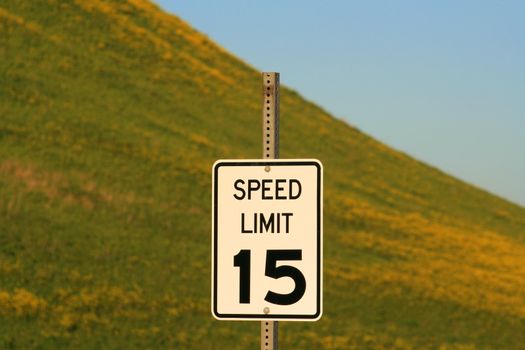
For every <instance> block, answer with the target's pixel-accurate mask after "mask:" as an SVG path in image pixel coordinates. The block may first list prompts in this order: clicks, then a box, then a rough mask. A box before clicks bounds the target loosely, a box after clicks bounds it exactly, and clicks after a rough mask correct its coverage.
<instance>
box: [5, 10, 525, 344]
mask: <svg viewBox="0 0 525 350" xmlns="http://www.w3.org/2000/svg"><path fill="white" fill-rule="evenodd" d="M282 74H283V75H285V74H286V72H282ZM260 84H261V82H260V76H259V72H257V71H256V70H254V69H253V68H252V67H250V66H248V65H247V64H245V63H243V62H242V61H240V60H239V59H237V58H236V57H234V56H233V55H231V54H229V53H228V52H225V51H224V50H223V49H221V48H220V47H219V46H217V45H216V44H214V43H213V42H211V41H210V40H209V39H207V38H206V37H205V36H203V35H202V34H200V33H198V32H197V31H195V30H193V29H192V28H191V27H190V26H189V25H188V24H186V23H184V22H183V21H181V20H180V19H178V18H177V17H174V16H170V15H167V14H165V13H163V12H162V11H161V10H159V9H158V8H157V7H156V6H154V5H152V4H151V3H149V2H147V1H144V0H113V1H109V0H108V1H100V0H89V1H88V0H85V1H79V0H75V1H73V0H71V1H70V0H34V1H25V0H4V1H2V2H0V348H2V349H102V348H103V349H153V348H158V349H189V348H192V349H247V348H253V349H256V348H258V343H259V323H258V322H219V321H215V320H213V319H212V317H211V314H210V311H209V310H210V296H209V295H210V216H211V215H210V209H211V208H210V202H211V200H210V196H211V194H210V190H211V183H210V182H211V165H212V164H213V162H214V161H215V160H216V159H219V158H257V157H259V156H260V143H261V140H260V134H261V133H260V98H259V91H260ZM281 118H282V120H281V142H280V143H281V157H282V158H302V157H305V158H318V159H320V160H321V161H322V162H323V164H324V168H325V202H324V205H325V227H324V232H325V252H324V253H325V254H324V255H325V263H324V266H325V269H324V271H325V280H324V316H323V318H322V319H321V321H319V322H316V323H302V322H298V323H293V322H285V323H282V324H281V341H280V344H281V346H282V348H283V349H441V350H444V349H524V348H525V345H524V344H525V332H524V331H523V330H524V329H525V209H524V208H522V207H519V206H517V205H514V204H512V203H509V202H507V201H505V200H503V199H501V198H498V197H496V196H493V195H491V194H489V193H487V192H485V191H483V190H481V189H478V188H475V187H473V186H471V185H469V184H466V183H464V182H461V181H459V180H457V179H454V178H453V177H450V176H448V175H447V174H444V173H442V172H441V171H439V170H438V169H435V168H433V167H430V166H428V165H426V164H423V163H421V162H418V161H417V160H414V159H412V158H410V157H409V156H407V155H405V154H402V153H399V152H397V151H395V150H393V149H391V148H389V147H388V146H386V145H384V144H382V143H380V142H378V141H377V140H374V139H372V138H371V137H369V136H367V135H365V134H363V133H362V132H360V131H359V130H357V129H356V128H354V127H351V126H349V125H347V124H346V123H344V122H342V121H340V120H337V119H335V118H333V117H332V116H330V115H329V114H327V113H326V112H325V111H323V110H322V109H320V108H319V107H317V106H316V105H314V104H312V103H310V102H308V101H305V100H304V99H302V98H301V96H299V95H298V94H297V93H296V92H294V91H292V90H290V89H286V88H283V89H282V90H281Z"/></svg>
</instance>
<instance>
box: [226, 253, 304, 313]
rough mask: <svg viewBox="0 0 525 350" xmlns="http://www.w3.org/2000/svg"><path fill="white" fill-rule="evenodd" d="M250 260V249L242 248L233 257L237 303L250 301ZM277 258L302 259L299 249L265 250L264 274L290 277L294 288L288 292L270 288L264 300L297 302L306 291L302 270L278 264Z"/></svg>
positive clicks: (275, 302)
mask: <svg viewBox="0 0 525 350" xmlns="http://www.w3.org/2000/svg"><path fill="white" fill-rule="evenodd" d="M250 260H251V251H250V250H248V249H242V250H241V251H240V252H239V253H238V254H237V255H235V256H234V258H233V266H235V267H238V268H239V303H241V304H249V303H250V283H251V280H250V268H251V266H250ZM279 260H302V250H300V249H277V250H267V251H266V267H265V272H264V274H265V275H266V276H268V277H272V278H275V279H278V278H281V277H290V278H291V279H293V281H294V282H295V288H294V289H293V291H291V292H290V293H288V294H281V293H275V292H272V291H271V290H270V291H268V292H267V293H266V296H265V298H264V300H266V301H267V302H269V303H272V304H277V305H291V304H295V303H297V302H298V301H299V300H301V298H302V297H303V295H304V292H305V291H306V280H305V278H304V275H303V274H302V272H301V271H300V270H299V269H298V268H296V267H294V266H290V265H279V266H277V261H279Z"/></svg>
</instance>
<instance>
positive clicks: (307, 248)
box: [212, 159, 323, 321]
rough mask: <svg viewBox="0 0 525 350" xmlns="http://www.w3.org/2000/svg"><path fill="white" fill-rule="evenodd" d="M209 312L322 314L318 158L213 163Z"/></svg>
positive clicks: (276, 316)
mask: <svg viewBox="0 0 525 350" xmlns="http://www.w3.org/2000/svg"><path fill="white" fill-rule="evenodd" d="M212 183H213V188H212V191H213V204H212V206H213V208H212V226H213V229H212V242H213V243H212V313H213V315H214V317H215V318H217V319H230V320H231V319H234V320H235V319H236V320H264V319H266V320H281V319H282V320H305V321H306V320H311V321H315V320H318V319H319V318H320V317H321V314H322V227H323V221H322V212H323V207H322V199H323V194H322V190H323V178H322V164H321V163H320V162H319V161H317V160H308V159H307V160H304V159H300V160H285V159H282V160H277V159H275V160H273V159H272V160H219V161H217V162H216V163H215V164H214V165H213V179H212Z"/></svg>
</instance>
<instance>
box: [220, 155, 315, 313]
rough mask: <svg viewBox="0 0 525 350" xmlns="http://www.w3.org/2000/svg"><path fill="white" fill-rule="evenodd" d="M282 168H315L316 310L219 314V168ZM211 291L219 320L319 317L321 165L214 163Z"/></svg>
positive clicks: (309, 161) (292, 162)
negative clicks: (310, 313)
mask: <svg viewBox="0 0 525 350" xmlns="http://www.w3.org/2000/svg"><path fill="white" fill-rule="evenodd" d="M267 165H269V166H282V165H306V166H312V165H313V166H315V167H316V169H317V302H316V303H317V305H316V306H317V310H316V312H315V313H314V314H312V315H289V314H272V315H267V314H221V313H219V312H218V311H217V298H218V296H217V294H218V291H217V265H218V264H217V249H218V248H217V242H218V230H217V221H218V219H217V216H218V215H217V211H218V206H217V204H218V189H217V183H218V175H219V168H220V167H221V166H267ZM213 179H214V180H213V289H212V296H213V301H212V304H213V306H212V309H213V314H214V315H215V317H217V318H219V319H228V318H231V319H239V320H240V319H254V320H259V319H270V320H274V319H282V320H286V319H292V320H293V319H295V320H297V319H305V320H307V319H316V318H318V317H319V316H320V315H321V298H322V296H321V200H322V198H321V186H322V183H321V180H322V173H321V164H320V162H318V161H314V160H305V161H280V162H279V161H273V160H272V161H266V160H261V161H258V160H257V161H235V160H232V161H228V160H226V161H219V162H217V163H215V165H214V167H213Z"/></svg>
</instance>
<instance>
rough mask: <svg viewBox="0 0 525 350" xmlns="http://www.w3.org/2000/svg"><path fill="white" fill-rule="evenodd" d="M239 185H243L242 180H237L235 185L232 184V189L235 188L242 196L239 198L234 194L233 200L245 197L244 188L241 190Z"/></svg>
mask: <svg viewBox="0 0 525 350" xmlns="http://www.w3.org/2000/svg"><path fill="white" fill-rule="evenodd" d="M239 185H244V180H243V179H237V180H235V183H234V184H233V188H235V189H236V190H237V191H240V192H241V193H242V194H241V195H240V196H239V195H237V194H234V195H233V196H234V197H235V199H238V200H241V199H244V196H245V195H246V193H245V192H244V188H242V187H241V186H239Z"/></svg>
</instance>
